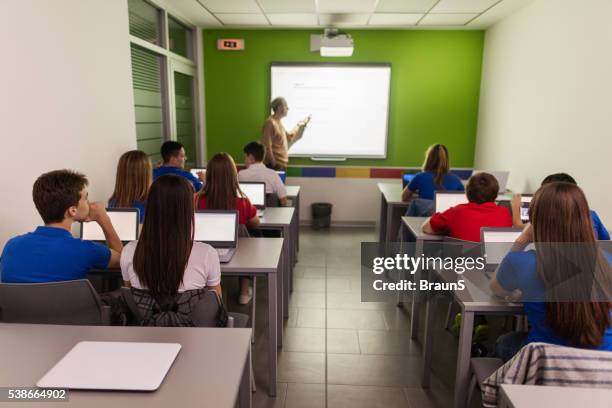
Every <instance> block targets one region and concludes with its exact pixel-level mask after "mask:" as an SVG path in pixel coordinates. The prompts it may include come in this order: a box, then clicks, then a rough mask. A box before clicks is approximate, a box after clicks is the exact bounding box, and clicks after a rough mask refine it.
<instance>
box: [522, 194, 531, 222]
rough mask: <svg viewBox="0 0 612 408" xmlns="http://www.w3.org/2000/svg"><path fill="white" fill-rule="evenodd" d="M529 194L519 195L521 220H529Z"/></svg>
mask: <svg viewBox="0 0 612 408" xmlns="http://www.w3.org/2000/svg"><path fill="white" fill-rule="evenodd" d="M532 198H533V196H532V195H531V194H523V195H522V196H521V221H523V223H525V222H529V204H531V199H532Z"/></svg>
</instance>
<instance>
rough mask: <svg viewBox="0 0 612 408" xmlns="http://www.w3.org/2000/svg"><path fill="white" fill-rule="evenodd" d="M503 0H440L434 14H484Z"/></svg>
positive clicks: (433, 11) (433, 10)
mask: <svg viewBox="0 0 612 408" xmlns="http://www.w3.org/2000/svg"><path fill="white" fill-rule="evenodd" d="M500 1H501V0H440V2H439V3H438V4H436V5H435V7H434V8H433V9H432V10H431V12H432V13H482V12H483V11H485V10H486V9H488V8H489V7H491V6H492V5H494V4H495V3H499V2H500Z"/></svg>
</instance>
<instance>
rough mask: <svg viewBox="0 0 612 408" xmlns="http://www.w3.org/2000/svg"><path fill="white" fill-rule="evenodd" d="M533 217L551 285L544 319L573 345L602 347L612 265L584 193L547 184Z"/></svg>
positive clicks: (541, 268)
mask: <svg viewBox="0 0 612 408" xmlns="http://www.w3.org/2000/svg"><path fill="white" fill-rule="evenodd" d="M530 218H531V223H532V226H533V237H534V242H535V246H536V254H537V273H538V276H539V278H540V279H541V280H542V282H543V283H544V286H545V288H546V301H547V302H546V319H545V323H546V324H547V325H548V326H549V327H551V328H552V329H553V332H554V333H555V334H557V335H558V336H559V337H560V338H562V339H564V340H566V341H567V342H568V343H569V344H570V345H572V346H576V347H597V346H600V345H601V344H602V342H603V336H604V332H605V331H606V329H608V328H609V327H610V324H611V323H612V322H611V319H610V307H611V304H610V301H609V300H610V296H611V292H610V291H611V288H612V268H611V267H610V264H609V263H608V261H607V259H606V258H605V257H604V255H603V252H602V250H601V249H600V248H599V246H598V245H597V242H596V240H595V235H594V233H593V225H592V221H591V215H590V212H589V204H588V202H587V200H586V197H585V196H584V193H583V192H582V190H581V189H580V187H578V186H577V185H575V184H572V183H568V182H552V183H548V184H545V185H543V186H542V187H540V189H539V190H538V191H537V192H536V194H535V195H534V197H533V200H532V203H531V209H530ZM589 300H592V301H589Z"/></svg>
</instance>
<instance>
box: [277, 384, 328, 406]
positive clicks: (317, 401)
mask: <svg viewBox="0 0 612 408" xmlns="http://www.w3.org/2000/svg"><path fill="white" fill-rule="evenodd" d="M324 407H325V384H299V383H292V384H289V386H288V387H287V399H286V403H285V408H324ZM330 407H332V405H330Z"/></svg>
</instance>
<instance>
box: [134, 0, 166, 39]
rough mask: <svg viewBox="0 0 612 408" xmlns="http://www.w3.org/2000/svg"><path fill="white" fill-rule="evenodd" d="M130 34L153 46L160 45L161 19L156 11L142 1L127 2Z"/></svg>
mask: <svg viewBox="0 0 612 408" xmlns="http://www.w3.org/2000/svg"><path fill="white" fill-rule="evenodd" d="M128 10H129V16H130V34H131V35H133V36H135V37H138V38H141V39H143V40H145V41H148V42H150V43H152V44H155V45H159V46H161V45H162V41H161V39H162V35H161V34H162V30H161V26H162V24H161V17H160V12H159V10H158V9H156V8H155V7H153V6H152V5H150V4H149V3H147V2H146V1H144V0H129V3H128Z"/></svg>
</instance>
